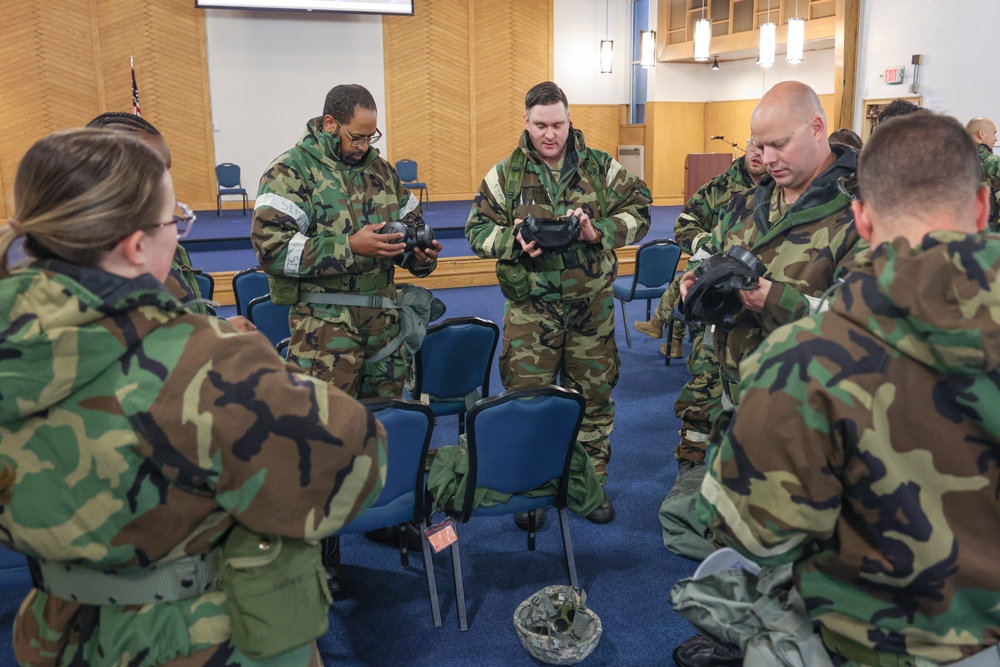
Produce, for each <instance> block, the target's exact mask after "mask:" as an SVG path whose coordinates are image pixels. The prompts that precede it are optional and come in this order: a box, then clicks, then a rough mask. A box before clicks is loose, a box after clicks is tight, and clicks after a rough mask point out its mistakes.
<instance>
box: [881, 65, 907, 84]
mask: <svg viewBox="0 0 1000 667" xmlns="http://www.w3.org/2000/svg"><path fill="white" fill-rule="evenodd" d="M882 79H883V80H884V81H885V82H886V83H892V84H895V83H903V68H902V67H888V68H886V70H885V72H884V73H883V74H882Z"/></svg>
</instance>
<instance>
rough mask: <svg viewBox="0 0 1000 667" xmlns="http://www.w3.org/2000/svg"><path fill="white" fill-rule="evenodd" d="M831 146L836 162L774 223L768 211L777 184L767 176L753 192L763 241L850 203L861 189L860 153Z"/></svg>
mask: <svg viewBox="0 0 1000 667" xmlns="http://www.w3.org/2000/svg"><path fill="white" fill-rule="evenodd" d="M830 149H831V150H832V151H833V155H834V157H835V158H836V159H835V160H834V163H833V164H832V165H830V166H829V167H828V168H827V170H826V171H824V172H823V173H822V174H820V175H819V176H817V177H816V180H814V181H813V182H812V183H811V184H810V185H809V187H808V188H807V189H806V191H805V192H803V193H802V196H801V197H799V198H798V200H797V201H796V202H795V203H794V204H792V205H791V206H790V207H789V208H788V210H787V211H786V212H785V215H784V216H782V218H781V219H780V220H778V221H776V223H775V224H774V225H773V226H772V225H771V224H770V223H769V221H768V214H769V211H770V204H771V195H772V193H773V192H774V189H775V188H776V187H777V184H776V183H775V182H774V179H773V178H771V176H770V175H767V176H764V178H763V179H762V180H761V182H760V183H759V184H758V185H757V187H756V189H755V190H753V191H752V193H753V200H754V201H753V209H754V210H753V220H754V224H756V225H757V227H759V228H760V230H761V231H762V232H764V234H765V238H764V239H762V241H761V242H762V243H763V242H766V241H767V240H769V239H770V238H771V237H772V236H774V234H773V233H772V232H775V233H781V232H784V230H787V229H788V228H789V227H796V226H798V225H804V224H808V223H810V222H815V221H816V220H822V219H823V218H826V217H828V216H830V215H833V214H834V213H836V212H837V211H840V210H842V209H845V208H847V207H848V206H850V203H851V200H852V199H854V198H855V196H856V195H855V193H856V192H857V190H858V180H857V169H858V154H857V152H855V151H854V150H850V149H848V148H847V147H846V146H840V145H831V146H830ZM778 230H780V231H778Z"/></svg>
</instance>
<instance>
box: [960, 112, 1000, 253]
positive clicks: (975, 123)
mask: <svg viewBox="0 0 1000 667" xmlns="http://www.w3.org/2000/svg"><path fill="white" fill-rule="evenodd" d="M965 131H966V132H968V133H969V134H970V135H972V139H973V141H975V142H976V147H977V148H978V149H979V161H980V163H981V164H982V170H983V183H985V184H986V187H988V188H989V189H990V219H989V224H988V225H987V228H986V231H988V232H990V233H991V234H996V233H998V232H1000V156H997V155H995V154H994V153H993V146H995V145H996V143H997V126H996V123H994V122H993V121H992V120H990V119H989V118H973V119H972V120H970V121H969V122H968V123H967V124H966V125H965Z"/></svg>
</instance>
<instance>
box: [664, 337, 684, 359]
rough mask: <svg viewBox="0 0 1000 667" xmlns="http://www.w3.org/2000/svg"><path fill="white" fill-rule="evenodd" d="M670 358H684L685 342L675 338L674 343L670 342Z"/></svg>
mask: <svg viewBox="0 0 1000 667" xmlns="http://www.w3.org/2000/svg"><path fill="white" fill-rule="evenodd" d="M664 354H666V353H664ZM670 358H671V359H683V358H684V341H682V340H680V339H678V338H674V339H673V340H672V341H670Z"/></svg>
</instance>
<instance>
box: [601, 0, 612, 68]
mask: <svg viewBox="0 0 1000 667" xmlns="http://www.w3.org/2000/svg"><path fill="white" fill-rule="evenodd" d="M608 23H609V19H608V0H604V39H602V40H601V74H611V64H612V63H613V62H614V60H615V42H614V40H612V39H608Z"/></svg>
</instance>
